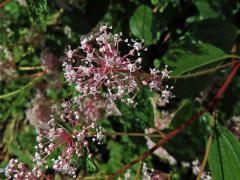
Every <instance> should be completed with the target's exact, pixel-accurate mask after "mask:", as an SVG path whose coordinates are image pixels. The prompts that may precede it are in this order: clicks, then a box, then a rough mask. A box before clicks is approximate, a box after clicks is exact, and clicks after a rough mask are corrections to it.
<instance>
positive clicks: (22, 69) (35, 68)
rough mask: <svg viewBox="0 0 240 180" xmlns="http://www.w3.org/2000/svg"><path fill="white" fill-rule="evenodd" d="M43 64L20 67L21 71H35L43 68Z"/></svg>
mask: <svg viewBox="0 0 240 180" xmlns="http://www.w3.org/2000/svg"><path fill="white" fill-rule="evenodd" d="M42 69H43V66H33V67H18V70H20V71H33V70H42Z"/></svg>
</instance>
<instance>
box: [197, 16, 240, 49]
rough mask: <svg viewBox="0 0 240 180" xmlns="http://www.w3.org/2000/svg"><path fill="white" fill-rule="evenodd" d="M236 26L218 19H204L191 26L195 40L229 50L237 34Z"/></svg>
mask: <svg viewBox="0 0 240 180" xmlns="http://www.w3.org/2000/svg"><path fill="white" fill-rule="evenodd" d="M238 31H239V30H238V28H237V27H236V26H234V25H233V24H231V23H229V22H227V21H224V20H220V19H206V20H203V21H200V22H199V23H197V24H196V25H195V26H194V27H193V36H194V38H196V39H197V40H201V41H203V42H205V43H209V44H212V45H214V46H216V47H218V48H221V49H223V50H225V51H226V52H229V51H230V49H231V48H232V45H233V43H234V41H235V40H236V38H237V36H238V34H239V33H238Z"/></svg>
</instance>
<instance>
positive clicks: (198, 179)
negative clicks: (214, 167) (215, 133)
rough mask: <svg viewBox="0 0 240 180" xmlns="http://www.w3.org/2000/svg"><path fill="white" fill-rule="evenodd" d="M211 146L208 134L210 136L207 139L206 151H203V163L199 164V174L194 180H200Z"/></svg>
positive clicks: (210, 137)
mask: <svg viewBox="0 0 240 180" xmlns="http://www.w3.org/2000/svg"><path fill="white" fill-rule="evenodd" d="M211 145H212V134H210V136H209V138H208V143H207V147H206V151H205V154H204V158H203V162H202V164H201V167H200V172H199V174H198V176H197V179H196V180H200V179H201V175H202V173H203V171H204V168H205V166H206V163H207V159H208V154H209V151H210V148H211Z"/></svg>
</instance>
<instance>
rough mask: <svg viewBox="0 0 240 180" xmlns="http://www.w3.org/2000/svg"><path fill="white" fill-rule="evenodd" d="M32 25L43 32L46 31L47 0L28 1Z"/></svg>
mask: <svg viewBox="0 0 240 180" xmlns="http://www.w3.org/2000/svg"><path fill="white" fill-rule="evenodd" d="M27 5H28V10H29V13H30V15H31V21H32V23H33V24H34V25H35V26H36V27H38V29H39V30H41V31H46V19H47V0H27Z"/></svg>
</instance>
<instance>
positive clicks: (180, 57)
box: [163, 43, 231, 76]
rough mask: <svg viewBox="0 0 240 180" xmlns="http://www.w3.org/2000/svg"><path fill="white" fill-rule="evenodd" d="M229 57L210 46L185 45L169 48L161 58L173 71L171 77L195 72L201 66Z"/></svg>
mask: <svg viewBox="0 0 240 180" xmlns="http://www.w3.org/2000/svg"><path fill="white" fill-rule="evenodd" d="M229 57H231V55H228V54H225V53H224V52H223V51H222V50H221V49H218V48H216V47H214V46H212V45H210V44H203V43H201V44H200V43H198V44H196V43H195V44H187V45H182V46H181V47H178V48H171V49H170V50H169V51H168V52H167V54H166V55H165V56H164V57H163V61H164V63H165V64H167V65H169V67H170V69H171V70H172V71H173V72H172V75H173V76H175V75H182V74H184V73H187V72H190V71H193V70H197V69H199V68H201V67H203V66H206V65H209V64H212V63H215V62H219V61H222V60H224V59H226V58H229Z"/></svg>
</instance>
